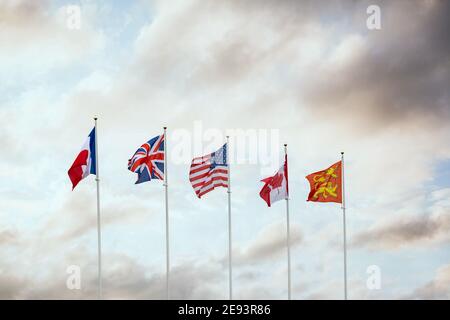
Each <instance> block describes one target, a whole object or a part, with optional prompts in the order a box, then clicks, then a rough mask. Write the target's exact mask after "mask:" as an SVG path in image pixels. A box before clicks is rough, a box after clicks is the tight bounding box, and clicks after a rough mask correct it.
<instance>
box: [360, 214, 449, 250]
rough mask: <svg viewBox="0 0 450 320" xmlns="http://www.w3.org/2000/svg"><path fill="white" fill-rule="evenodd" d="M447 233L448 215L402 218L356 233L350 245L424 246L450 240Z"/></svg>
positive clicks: (397, 247)
mask: <svg viewBox="0 0 450 320" xmlns="http://www.w3.org/2000/svg"><path fill="white" fill-rule="evenodd" d="M449 232H450V214H441V215H423V216H419V217H402V218H400V219H391V221H389V222H388V223H384V224H381V225H377V226H375V227H373V228H371V229H369V230H368V231H363V232H360V233H357V234H356V235H355V236H354V238H353V240H352V245H354V246H355V247H369V248H384V249H399V248H402V247H406V246H417V245H420V244H422V245H426V244H427V243H430V242H447V241H449V240H450V238H449V237H448V234H449Z"/></svg>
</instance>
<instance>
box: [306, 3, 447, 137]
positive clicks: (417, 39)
mask: <svg viewBox="0 0 450 320" xmlns="http://www.w3.org/2000/svg"><path fill="white" fill-rule="evenodd" d="M366 3H368V2H364V4H363V3H360V7H359V10H361V11H355V18H354V21H353V23H352V26H353V27H355V28H356V30H357V32H356V35H353V34H346V33H343V35H340V36H338V37H337V39H336V41H337V42H338V46H337V47H336V48H335V49H334V51H333V50H332V51H331V52H332V54H331V57H330V58H331V59H324V61H323V62H321V63H320V64H318V65H317V66H316V68H317V72H316V73H314V74H313V76H312V77H311V78H309V81H308V83H307V84H306V88H305V90H304V91H302V92H301V96H302V98H304V99H305V101H306V102H307V104H308V105H311V106H312V108H311V110H313V112H314V113H315V114H316V115H317V116H320V117H322V118H328V119H330V117H333V118H335V117H339V118H340V119H344V121H349V122H351V123H353V124H354V125H355V126H356V127H359V128H360V129H364V127H365V126H366V128H367V129H373V128H385V127H389V126H392V125H394V124H395V125H397V126H406V127H407V128H410V127H411V125H412V124H414V125H415V126H416V127H415V128H416V129H418V128H417V126H424V125H427V127H430V125H432V126H446V125H447V124H448V120H449V117H450V108H449V93H448V88H447V87H448V86H447V84H448V83H449V82H450V71H449V70H450V68H449V66H450V59H449V57H450V45H449V43H448V41H442V39H443V37H445V34H446V33H447V30H448V29H449V28H450V21H449V20H448V18H447V17H448V15H449V13H450V3H448V2H447V1H395V2H388V1H381V2H380V7H381V12H382V29H381V30H379V31H375V32H368V31H367V30H364V28H365V23H364V20H363V19H364V18H365V17H366V16H365V15H364V14H363V12H364V11H362V10H363V9H364V8H365V7H367V6H365V4H366ZM358 12H359V14H357V13H358ZM411 21H414V24H411ZM358 25H359V28H358ZM353 30H354V29H353ZM406 39H408V41H406ZM342 52H345V53H344V56H345V59H344V60H342V59H339V57H340V56H342V54H343V53H342Z"/></svg>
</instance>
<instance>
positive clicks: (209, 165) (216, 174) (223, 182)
mask: <svg viewBox="0 0 450 320" xmlns="http://www.w3.org/2000/svg"><path fill="white" fill-rule="evenodd" d="M227 149H228V147H227V144H224V145H223V147H222V148H220V149H219V150H217V151H216V152H213V153H211V154H208V155H206V156H203V157H197V158H194V159H193V160H192V163H191V169H190V172H189V180H190V181H191V184H192V188H194V192H195V194H196V195H197V197H199V198H201V197H202V196H203V195H204V194H206V193H208V192H210V191H212V190H214V189H215V188H216V187H225V188H228V162H227V161H228V160H227Z"/></svg>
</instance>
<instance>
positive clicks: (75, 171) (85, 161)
mask: <svg viewBox="0 0 450 320" xmlns="http://www.w3.org/2000/svg"><path fill="white" fill-rule="evenodd" d="M95 165H96V163H95V128H94V129H92V131H91V133H90V134H89V136H88V138H87V140H86V142H85V143H84V145H83V147H82V148H81V151H80V153H79V154H78V155H77V157H76V159H75V161H74V162H73V164H72V166H71V167H70V169H69V171H68V172H67V173H68V174H69V178H70V181H72V190H73V189H75V187H76V186H77V184H78V182H80V181H81V180H83V179H84V178H86V177H87V176H88V175H89V174H96V172H97V171H96V167H95Z"/></svg>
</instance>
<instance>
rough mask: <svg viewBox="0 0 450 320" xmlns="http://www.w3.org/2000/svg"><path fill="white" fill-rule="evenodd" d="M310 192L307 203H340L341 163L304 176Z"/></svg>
mask: <svg viewBox="0 0 450 320" xmlns="http://www.w3.org/2000/svg"><path fill="white" fill-rule="evenodd" d="M306 179H308V181H309V185H310V187H311V191H310V193H309V195H308V201H314V202H337V203H342V161H339V162H336V163H335V164H333V165H332V166H330V167H329V168H327V169H325V170H322V171H318V172H315V173H312V174H310V175H308V176H306Z"/></svg>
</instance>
